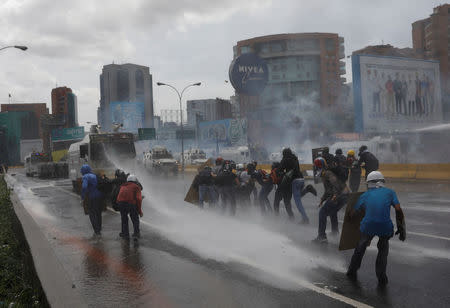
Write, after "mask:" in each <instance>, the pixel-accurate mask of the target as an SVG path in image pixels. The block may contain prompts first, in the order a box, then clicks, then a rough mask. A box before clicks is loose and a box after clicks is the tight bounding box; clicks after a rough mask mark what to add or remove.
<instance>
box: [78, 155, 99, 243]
mask: <svg viewBox="0 0 450 308" xmlns="http://www.w3.org/2000/svg"><path fill="white" fill-rule="evenodd" d="M80 171H81V174H82V176H83V177H82V185H81V199H82V200H83V202H85V204H86V205H87V212H88V214H89V220H90V221H91V224H92V228H93V229H94V234H95V235H96V236H99V235H101V231H102V197H103V195H102V193H101V192H100V191H99V190H98V189H97V184H98V182H97V176H96V175H95V174H94V173H92V169H91V167H90V166H89V165H87V164H85V165H83V166H82V167H81V170H80Z"/></svg>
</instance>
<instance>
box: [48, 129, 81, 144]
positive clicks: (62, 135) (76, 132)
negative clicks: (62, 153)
mask: <svg viewBox="0 0 450 308" xmlns="http://www.w3.org/2000/svg"><path fill="white" fill-rule="evenodd" d="M83 138H84V126H79V127H70V128H57V129H54V130H52V142H57V141H68V140H81V139H83Z"/></svg>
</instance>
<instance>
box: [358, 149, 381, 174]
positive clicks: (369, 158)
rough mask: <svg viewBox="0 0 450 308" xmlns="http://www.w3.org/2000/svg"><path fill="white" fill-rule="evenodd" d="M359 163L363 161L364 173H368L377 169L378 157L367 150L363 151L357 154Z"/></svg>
mask: <svg viewBox="0 0 450 308" xmlns="http://www.w3.org/2000/svg"><path fill="white" fill-rule="evenodd" d="M358 163H359V165H360V166H361V164H362V163H364V169H366V173H367V174H369V173H370V172H372V171H376V170H378V167H379V166H378V159H377V158H376V157H375V155H373V154H372V153H370V152H369V151H364V152H362V153H360V154H359V162H358Z"/></svg>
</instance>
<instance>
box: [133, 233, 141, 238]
mask: <svg viewBox="0 0 450 308" xmlns="http://www.w3.org/2000/svg"><path fill="white" fill-rule="evenodd" d="M133 238H134V239H138V238H141V233H133Z"/></svg>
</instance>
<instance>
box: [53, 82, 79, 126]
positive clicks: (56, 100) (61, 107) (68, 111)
mask: <svg viewBox="0 0 450 308" xmlns="http://www.w3.org/2000/svg"><path fill="white" fill-rule="evenodd" d="M52 115H53V116H55V117H56V118H57V119H58V120H59V121H60V122H61V123H63V125H62V127H64V128H71V127H77V126H78V105H77V97H76V95H75V94H73V92H72V89H70V88H67V87H58V88H54V89H52Z"/></svg>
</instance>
